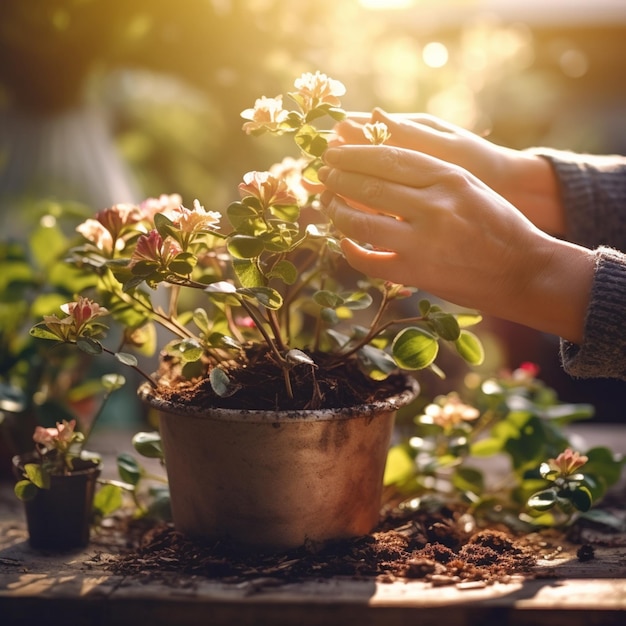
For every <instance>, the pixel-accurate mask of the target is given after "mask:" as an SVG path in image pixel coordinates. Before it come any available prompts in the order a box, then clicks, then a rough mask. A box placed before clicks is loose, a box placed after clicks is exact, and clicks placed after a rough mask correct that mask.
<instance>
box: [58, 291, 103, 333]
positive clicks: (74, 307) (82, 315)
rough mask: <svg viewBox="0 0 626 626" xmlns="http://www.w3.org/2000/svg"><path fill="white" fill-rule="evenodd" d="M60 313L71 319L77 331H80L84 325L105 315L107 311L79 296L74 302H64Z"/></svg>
mask: <svg viewBox="0 0 626 626" xmlns="http://www.w3.org/2000/svg"><path fill="white" fill-rule="evenodd" d="M61 311H63V312H64V313H67V315H69V316H70V317H71V318H72V321H73V323H74V325H75V326H76V328H77V330H79V329H82V328H83V327H84V326H85V325H86V324H88V323H89V322H92V321H93V320H94V319H96V318H97V317H102V316H103V315H107V314H108V313H109V311H108V310H107V309H105V308H104V307H103V306H100V305H99V304H98V303H97V302H94V301H93V300H90V299H89V298H83V297H82V296H79V297H78V299H77V300H76V301H75V302H66V303H65V304H63V305H62V306H61Z"/></svg>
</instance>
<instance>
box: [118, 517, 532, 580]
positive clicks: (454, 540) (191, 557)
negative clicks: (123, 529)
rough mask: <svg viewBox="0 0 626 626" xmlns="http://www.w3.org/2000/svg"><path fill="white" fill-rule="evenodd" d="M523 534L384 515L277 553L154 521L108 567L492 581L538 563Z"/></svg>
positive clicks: (163, 575) (210, 574)
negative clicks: (356, 531)
mask: <svg viewBox="0 0 626 626" xmlns="http://www.w3.org/2000/svg"><path fill="white" fill-rule="evenodd" d="M536 552H537V550H536V549H534V548H533V546H532V545H530V544H529V542H528V540H527V537H526V538H524V537H520V538H516V537H513V536H512V535H511V534H510V532H509V531H505V530H499V529H488V530H476V529H475V528H474V527H473V524H472V520H471V519H470V518H468V516H467V515H464V514H463V513H462V512H461V511H453V510H448V509H444V510H438V511H436V512H430V513H429V512H427V511H422V510H418V511H411V512H401V511H399V510H397V509H395V510H393V511H389V512H388V513H387V515H386V516H385V518H384V520H383V521H382V522H381V524H380V525H379V527H378V528H377V529H375V531H374V532H372V533H371V534H369V535H365V536H361V537H356V538H354V539H347V540H341V541H334V542H330V543H325V544H323V545H314V544H308V545H305V546H302V547H301V548H297V549H293V550H288V551H285V552H281V553H262V552H255V553H250V552H242V551H241V549H239V548H238V547H237V546H235V545H232V544H229V543H228V542H223V541H221V542H215V543H210V544H209V543H201V542H198V541H194V540H192V539H190V538H189V537H186V536H184V535H183V534H182V533H180V532H178V531H176V530H175V529H174V528H173V526H172V525H170V524H159V525H156V526H154V527H152V528H149V529H148V530H146V531H145V532H143V533H141V535H140V537H139V539H138V541H137V543H136V545H135V546H133V548H132V549H131V550H130V551H129V552H127V553H126V554H123V555H121V556H120V557H119V558H118V559H117V560H116V561H113V562H112V563H111V564H110V565H109V567H110V569H111V570H112V571H113V572H114V573H116V574H122V575H131V576H141V577H142V578H143V579H144V580H147V581H148V580H155V579H158V580H165V579H167V575H168V573H170V574H171V573H176V574H178V575H180V574H184V575H193V576H200V577H205V578H209V579H219V580H220V581H222V582H227V583H239V582H243V581H249V580H259V579H269V580H271V581H274V582H276V583H280V582H281V581H282V582H296V581H302V580H312V579H313V580H314V579H324V578H330V577H338V576H339V577H349V578H352V579H376V580H378V581H382V582H392V581H393V580H396V579H399V578H402V579H423V580H426V581H429V582H431V583H432V584H436V585H446V584H479V585H481V586H482V585H485V584H491V583H494V582H506V581H507V580H509V579H510V577H511V576H512V575H515V574H525V573H526V574H527V573H528V572H530V571H531V570H532V568H533V566H534V565H535V564H536V562H537V557H536Z"/></svg>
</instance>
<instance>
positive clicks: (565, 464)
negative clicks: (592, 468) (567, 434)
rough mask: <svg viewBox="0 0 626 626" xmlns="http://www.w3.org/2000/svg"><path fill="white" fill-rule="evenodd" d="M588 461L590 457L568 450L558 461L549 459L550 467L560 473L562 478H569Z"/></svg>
mask: <svg viewBox="0 0 626 626" xmlns="http://www.w3.org/2000/svg"><path fill="white" fill-rule="evenodd" d="M588 460H589V457H587V456H584V455H582V454H579V453H578V452H575V451H574V450H571V449H570V448H567V449H566V450H564V451H563V452H561V454H559V455H558V456H557V457H556V459H549V460H548V465H549V466H550V469H551V470H553V471H556V472H558V473H559V474H560V475H561V476H569V475H571V474H574V473H575V472H576V471H577V470H578V469H579V468H581V467H582V466H583V465H584V464H585V463H586V462H587V461H588Z"/></svg>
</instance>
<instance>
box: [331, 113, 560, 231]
mask: <svg viewBox="0 0 626 626" xmlns="http://www.w3.org/2000/svg"><path fill="white" fill-rule="evenodd" d="M368 122H369V123H372V122H383V123H384V124H386V126H387V128H388V130H389V132H390V134H391V136H390V139H389V140H388V141H387V142H386V144H387V145H391V146H397V147H399V148H406V149H409V150H415V151H417V152H422V153H424V154H428V155H430V156H434V157H436V158H437V159H440V160H442V161H447V162H448V163H453V164H455V165H458V166H460V167H462V168H463V169H465V170H467V171H468V172H471V173H472V174H473V175H474V176H476V177H477V178H479V179H480V180H482V181H483V182H484V183H485V184H486V185H488V186H489V187H491V188H492V189H493V190H494V191H496V192H497V193H498V194H500V195H501V196H503V197H504V198H506V199H507V200H508V201H509V202H510V203H511V204H513V205H514V206H516V207H517V208H518V209H519V210H521V211H522V213H524V214H525V215H526V216H527V217H528V218H529V219H530V220H531V221H532V222H533V223H534V224H535V225H536V226H538V227H539V228H541V229H542V230H544V231H546V232H550V233H552V234H563V232H564V229H565V224H564V214H563V207H562V206H561V202H560V197H559V192H558V188H557V184H556V180H555V178H554V175H553V173H552V169H551V166H550V164H549V163H548V161H547V160H546V159H544V158H542V157H540V156H537V155H535V154H532V153H530V152H524V151H520V150H514V149H511V148H506V147H503V146H499V145H497V144H495V143H492V142H490V141H488V140H487V139H485V138H484V137H480V136H479V135H476V134H474V133H472V132H470V131H468V130H465V129H463V128H460V127H458V126H455V125H454V124H450V123H448V122H445V121H443V120H441V119H439V118H437V117H434V116H432V115H427V114H420V113H413V114H397V115H390V114H388V113H386V112H385V111H383V110H382V109H379V108H377V109H374V111H373V112H372V113H371V115H370V114H366V113H355V114H349V116H348V118H347V119H346V120H344V121H342V122H339V123H338V124H337V125H336V127H335V132H336V134H337V142H336V143H337V144H338V145H341V144H364V143H367V141H366V139H365V137H364V134H363V125H364V124H365V123H368Z"/></svg>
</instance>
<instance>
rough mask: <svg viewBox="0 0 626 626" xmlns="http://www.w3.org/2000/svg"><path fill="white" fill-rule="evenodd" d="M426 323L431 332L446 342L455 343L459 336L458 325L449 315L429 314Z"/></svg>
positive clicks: (452, 316)
mask: <svg viewBox="0 0 626 626" xmlns="http://www.w3.org/2000/svg"><path fill="white" fill-rule="evenodd" d="M428 322H429V326H430V327H431V328H432V330H433V331H434V332H435V333H437V334H438V335H439V336H440V337H441V338H442V339H445V340H446V341H456V340H457V339H458V338H459V337H460V335H461V329H460V328H459V323H458V322H457V321H456V318H455V317H454V315H451V314H450V313H443V312H442V313H434V314H432V313H431V314H430V315H429V318H428Z"/></svg>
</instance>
